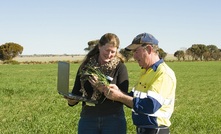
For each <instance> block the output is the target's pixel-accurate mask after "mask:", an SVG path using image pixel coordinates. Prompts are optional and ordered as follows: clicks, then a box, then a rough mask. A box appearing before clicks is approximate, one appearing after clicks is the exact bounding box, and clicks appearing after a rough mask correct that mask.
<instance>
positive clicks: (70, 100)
mask: <svg viewBox="0 0 221 134" xmlns="http://www.w3.org/2000/svg"><path fill="white" fill-rule="evenodd" d="M64 98H65V99H66V100H67V101H68V105H70V106H73V105H75V104H76V103H78V102H79V101H78V100H74V99H70V98H68V97H66V96H64Z"/></svg>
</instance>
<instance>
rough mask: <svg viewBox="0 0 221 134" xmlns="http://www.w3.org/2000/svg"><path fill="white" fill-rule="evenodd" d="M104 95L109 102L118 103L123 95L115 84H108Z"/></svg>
mask: <svg viewBox="0 0 221 134" xmlns="http://www.w3.org/2000/svg"><path fill="white" fill-rule="evenodd" d="M104 95H105V96H106V97H107V98H108V99H111V100H114V101H119V100H120V98H121V97H122V95H123V93H122V92H121V91H120V90H119V88H118V87H117V86H116V85H115V84H110V85H109V86H108V87H107V88H106V89H105V90H104Z"/></svg>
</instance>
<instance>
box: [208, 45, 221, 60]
mask: <svg viewBox="0 0 221 134" xmlns="http://www.w3.org/2000/svg"><path fill="white" fill-rule="evenodd" d="M207 49H208V53H209V56H210V57H209V58H210V59H214V60H219V59H220V51H219V49H218V47H217V46H215V45H208V46H207Z"/></svg>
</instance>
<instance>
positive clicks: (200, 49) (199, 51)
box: [187, 44, 208, 61]
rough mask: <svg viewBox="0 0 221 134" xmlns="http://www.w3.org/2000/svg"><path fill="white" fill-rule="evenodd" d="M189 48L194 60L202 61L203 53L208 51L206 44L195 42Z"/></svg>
mask: <svg viewBox="0 0 221 134" xmlns="http://www.w3.org/2000/svg"><path fill="white" fill-rule="evenodd" d="M187 50H188V51H189V52H191V54H192V57H193V59H194V60H198V59H200V60H201V61H202V60H203V54H204V53H205V52H207V51H208V50H207V47H206V45H204V44H193V45H192V46H191V47H190V48H188V49H187Z"/></svg>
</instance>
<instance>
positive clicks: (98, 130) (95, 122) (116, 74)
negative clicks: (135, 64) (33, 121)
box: [66, 33, 129, 134]
mask: <svg viewBox="0 0 221 134" xmlns="http://www.w3.org/2000/svg"><path fill="white" fill-rule="evenodd" d="M119 44H120V41H119V38H118V37H117V36H116V35H115V34H113V33H106V34H104V35H103V36H102V37H101V38H100V40H99V43H98V44H97V45H96V46H95V47H94V49H92V50H91V51H90V52H89V53H88V54H87V55H86V57H85V59H84V61H83V63H82V64H81V66H80V67H79V69H78V73H77V75H76V79H75V83H74V87H73V90H72V94H75V95H80V96H84V97H87V98H90V99H92V100H96V101H98V104H95V105H90V104H89V103H87V102H82V111H81V114H80V116H81V118H80V120H79V123H78V134H126V126H127V125H126V119H125V115H124V110H123V104H122V103H119V102H115V101H112V100H109V99H107V98H106V97H105V96H104V95H103V94H102V93H100V92H99V91H98V90H97V89H96V88H105V86H99V87H98V86H94V85H91V83H90V82H89V81H88V80H87V79H85V77H84V76H83V73H82V72H83V71H85V69H87V67H92V68H98V69H99V70H100V71H101V72H102V73H103V74H105V75H106V76H109V77H112V78H113V80H112V81H111V82H110V83H111V84H116V85H117V86H118V87H119V89H121V90H122V92H125V93H127V92H128V83H129V81H128V73H127V69H126V66H125V65H124V63H123V58H122V57H121V56H120V54H119V53H118V48H119ZM99 90H100V89H99ZM95 92H96V95H94V93H95ZM66 99H67V100H68V104H69V106H74V105H76V104H78V102H79V101H78V100H71V99H68V98H66Z"/></svg>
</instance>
